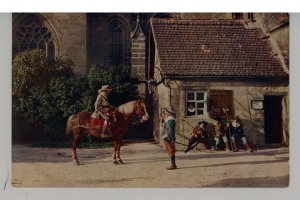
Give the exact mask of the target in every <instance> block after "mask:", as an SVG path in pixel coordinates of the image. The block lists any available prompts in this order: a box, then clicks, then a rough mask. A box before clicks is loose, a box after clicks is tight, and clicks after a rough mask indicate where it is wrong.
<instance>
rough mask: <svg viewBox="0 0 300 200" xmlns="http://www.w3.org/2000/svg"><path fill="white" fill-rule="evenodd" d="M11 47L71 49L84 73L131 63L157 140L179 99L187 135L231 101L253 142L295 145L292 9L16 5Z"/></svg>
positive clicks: (180, 135) (180, 124) (55, 52)
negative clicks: (95, 9)
mask: <svg viewBox="0 0 300 200" xmlns="http://www.w3.org/2000/svg"><path fill="white" fill-rule="evenodd" d="M12 46H13V52H12V53H13V57H14V56H15V55H16V54H17V53H20V52H22V51H25V50H31V49H35V48H39V49H43V50H44V51H45V52H46V55H47V57H49V58H55V57H59V56H62V57H68V58H70V59H71V60H73V61H74V63H75V67H74V70H75V72H76V73H77V74H86V73H87V72H88V70H89V68H90V66H91V65H93V64H97V65H99V66H101V67H106V68H109V67H122V66H130V67H131V74H132V77H135V78H138V79H139V80H140V81H141V82H144V83H143V84H139V93H140V96H142V97H143V98H145V99H147V101H146V102H148V104H149V107H150V108H151V109H152V110H153V112H151V114H152V116H151V117H152V118H151V119H152V120H153V124H151V127H150V129H151V131H152V132H153V137H154V139H155V140H159V138H160V125H159V121H160V116H161V108H163V107H168V106H171V107H173V108H174V111H175V112H176V115H177V121H176V134H177V139H178V141H180V142H181V143H187V140H188V139H187V138H188V135H189V134H190V131H191V126H190V125H196V123H197V122H198V121H201V120H206V121H208V122H209V123H211V124H212V123H214V118H215V117H222V118H225V117H226V116H225V113H224V112H223V110H224V109H228V110H229V113H230V117H233V116H237V115H238V116H239V117H240V118H241V120H242V122H243V123H244V127H245V134H246V136H247V137H248V138H249V140H250V141H251V142H252V143H254V144H258V145H264V144H269V143H270V144H273V143H274V144H275V143H281V144H288V141H289V137H288V135H289V131H288V122H289V119H288V118H289V113H288V105H289V104H288V96H289V95H288V86H289V16H288V14H286V13H14V14H13V44H12ZM149 80H151V81H149ZM150 82H151V83H152V82H153V83H154V84H149V83H150ZM147 83H148V84H147ZM176 148H177V147H176ZM180 148H182V146H180V145H179V146H178V149H180Z"/></svg>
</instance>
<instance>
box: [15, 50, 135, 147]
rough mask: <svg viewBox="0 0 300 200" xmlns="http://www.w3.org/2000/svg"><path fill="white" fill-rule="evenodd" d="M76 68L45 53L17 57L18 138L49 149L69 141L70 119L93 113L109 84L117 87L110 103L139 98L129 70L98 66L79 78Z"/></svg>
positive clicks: (16, 105) (16, 99)
mask: <svg viewBox="0 0 300 200" xmlns="http://www.w3.org/2000/svg"><path fill="white" fill-rule="evenodd" d="M72 67H73V62H72V61H71V60H69V59H62V58H57V59H55V60H49V59H47V58H46V56H45V53H44V52H43V51H41V50H33V51H26V52H23V53H20V54H19V55H17V56H16V58H15V59H14V61H13V70H12V71H13V77H12V84H13V85H12V89H13V114H14V121H13V130H15V131H18V133H17V134H16V133H14V137H15V136H16V137H17V138H27V139H28V138H29V139H30V138H31V139H32V141H34V139H38V140H42V141H48V143H49V146H51V143H52V142H53V141H63V140H66V135H65V134H64V133H65V124H66V120H67V118H68V117H69V116H70V115H72V114H74V113H77V112H80V111H86V112H93V111H94V102H95V100H96V97H97V95H98V92H97V91H98V89H99V88H100V87H101V86H102V85H105V84H109V85H111V87H112V88H113V91H112V93H111V94H110V96H109V101H110V103H111V104H112V105H114V106H119V105H120V104H123V103H125V102H127V101H130V100H133V99H136V98H138V92H137V85H136V84H134V82H136V81H135V80H134V79H132V78H131V77H130V70H129V69H130V68H129V67H124V68H113V69H106V68H104V67H99V66H96V65H94V66H92V67H91V68H90V70H89V73H88V74H87V76H75V75H74V74H73V72H72ZM17 119H21V121H16V120H17ZM24 124H25V125H24ZM24 127H25V128H24ZM31 127H32V128H31ZM33 127H35V128H34V129H33ZM41 128H42V130H43V133H41V132H40V131H39V130H41ZM24 130H28V131H29V132H26V131H25V132H24ZM33 130H37V131H33ZM18 134H26V137H18Z"/></svg>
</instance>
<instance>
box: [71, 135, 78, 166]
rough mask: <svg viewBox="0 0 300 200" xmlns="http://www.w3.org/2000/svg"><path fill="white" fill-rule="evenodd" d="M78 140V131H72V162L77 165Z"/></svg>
mask: <svg viewBox="0 0 300 200" xmlns="http://www.w3.org/2000/svg"><path fill="white" fill-rule="evenodd" d="M78 140H79V131H74V138H73V142H72V152H73V155H72V157H73V163H74V164H77V165H79V160H78V158H77V151H76V148H77V144H78Z"/></svg>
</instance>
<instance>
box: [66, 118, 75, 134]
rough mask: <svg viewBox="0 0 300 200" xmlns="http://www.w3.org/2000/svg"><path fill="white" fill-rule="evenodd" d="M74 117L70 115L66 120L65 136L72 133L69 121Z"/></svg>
mask: <svg viewBox="0 0 300 200" xmlns="http://www.w3.org/2000/svg"><path fill="white" fill-rule="evenodd" d="M73 116H74V115H71V116H70V117H69V118H68V120H67V126H66V134H67V135H69V134H70V133H71V131H72V124H71V119H72V117H73Z"/></svg>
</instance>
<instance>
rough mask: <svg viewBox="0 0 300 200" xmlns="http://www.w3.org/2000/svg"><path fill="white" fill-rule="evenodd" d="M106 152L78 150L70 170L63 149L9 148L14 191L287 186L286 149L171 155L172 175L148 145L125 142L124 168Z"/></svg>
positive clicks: (158, 148) (165, 158) (161, 155)
mask: <svg viewBox="0 0 300 200" xmlns="http://www.w3.org/2000/svg"><path fill="white" fill-rule="evenodd" d="M111 152H112V148H94V149H88V148H80V149H78V156H79V160H80V161H81V165H73V163H72V158H71V155H72V154H71V149H69V148H33V147H28V146H23V145H13V149H12V154H13V155H12V161H13V162H12V185H13V186H15V187H102V188H172V187H175V188H199V187H287V186H288V184H289V149H288V147H279V148H272V149H259V150H258V151H257V152H253V153H250V152H224V151H218V152H199V151H191V152H188V153H187V154H185V153H184V152H181V151H178V152H176V163H177V166H178V169H177V170H166V167H168V166H169V164H170V160H169V158H168V156H167V154H166V152H165V150H164V148H163V147H162V146H160V145H158V144H152V143H150V142H141V143H125V144H124V145H123V146H122V149H121V156H122V159H123V161H124V162H125V164H124V165H113V164H112V158H111Z"/></svg>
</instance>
